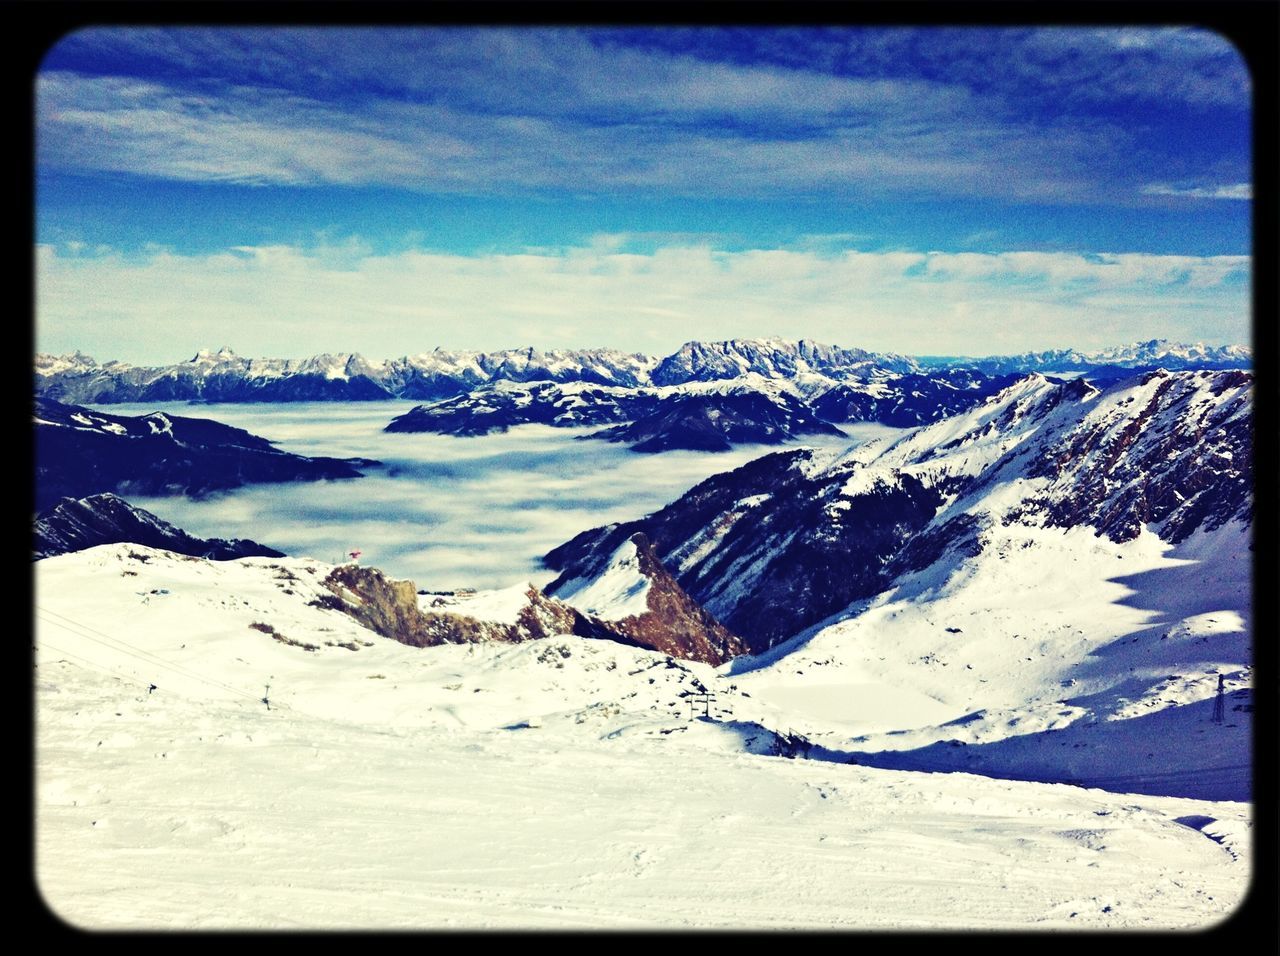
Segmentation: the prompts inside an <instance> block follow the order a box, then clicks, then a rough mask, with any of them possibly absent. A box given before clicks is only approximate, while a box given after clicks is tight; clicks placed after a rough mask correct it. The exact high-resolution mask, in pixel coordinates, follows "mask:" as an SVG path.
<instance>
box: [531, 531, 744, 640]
mask: <svg viewBox="0 0 1280 956" xmlns="http://www.w3.org/2000/svg"><path fill="white" fill-rule="evenodd" d="M602 576H606V577H608V578H609V579H610V580H611V584H610V585H609V586H606V587H604V588H600V587H587V588H582V587H579V586H578V585H580V584H581V583H583V579H581V578H578V579H577V580H575V574H574V572H573V571H569V572H566V573H565V574H563V575H561V576H560V577H559V578H557V579H556V580H555V581H553V582H552V583H551V584H549V585H547V593H548V594H553V595H556V596H559V597H562V598H563V599H564V600H565V601H566V603H569V604H573V605H575V606H576V607H578V608H579V609H581V610H584V611H589V612H592V613H593V615H594V616H593V618H592V619H593V620H594V621H596V622H597V623H598V624H599V626H600V627H601V628H604V629H606V630H608V631H610V632H612V633H613V634H615V635H617V636H618V637H621V638H626V639H627V640H628V641H629V642H631V643H634V644H636V645H638V646H640V647H647V648H650V649H652V650H655V651H661V652H662V653H664V654H670V655H671V656H672V657H679V658H683V659H685V660H695V661H703V662H704V663H708V664H722V663H724V662H725V661H727V660H730V659H732V658H734V657H737V656H738V655H740V654H745V653H746V652H747V645H746V644H745V643H744V642H743V641H742V640H741V639H740V638H739V637H738V636H737V635H735V634H733V633H732V632H731V631H729V630H728V629H727V628H726V627H725V626H724V625H722V624H721V623H720V622H719V621H717V620H716V619H715V617H714V616H713V615H711V614H710V613H709V612H708V611H707V610H706V608H704V607H702V605H700V604H699V603H698V602H697V601H695V600H694V599H693V598H692V597H690V596H689V594H688V592H686V591H685V590H684V588H682V587H681V586H680V584H679V582H678V581H676V579H675V578H674V577H672V575H671V573H670V572H669V571H668V570H667V568H666V566H665V565H664V564H663V563H662V561H661V560H660V559H659V558H658V555H657V554H656V553H655V552H654V550H653V545H652V544H651V543H650V541H649V539H648V538H647V537H646V536H645V535H644V534H642V533H636V534H632V535H630V536H628V537H627V538H626V539H625V540H624V541H623V542H622V543H621V544H620V545H619V547H617V548H615V549H614V551H613V554H612V555H610V558H609V562H608V564H607V565H606V566H605V567H604V568H601V569H599V570H598V571H597V572H596V573H595V574H594V576H593V579H599V578H601V577H602Z"/></svg>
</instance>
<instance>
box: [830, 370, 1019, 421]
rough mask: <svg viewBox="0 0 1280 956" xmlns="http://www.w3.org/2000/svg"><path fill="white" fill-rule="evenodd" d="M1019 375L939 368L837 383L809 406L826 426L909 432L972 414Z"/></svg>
mask: <svg viewBox="0 0 1280 956" xmlns="http://www.w3.org/2000/svg"><path fill="white" fill-rule="evenodd" d="M1018 378H1021V374H995V375H987V374H984V373H982V372H979V371H976V370H974V369H939V370H937V371H934V372H930V373H921V374H909V375H901V376H899V377H897V378H892V379H887V380H882V381H876V382H839V383H836V384H835V385H832V386H831V387H830V388H828V389H826V390H825V391H823V392H821V393H819V394H818V395H817V396H816V397H815V398H814V399H813V400H812V401H811V402H810V403H809V407H810V408H812V409H813V413H814V414H815V415H817V416H818V417H819V418H821V419H823V420H824V421H828V422H837V423H839V422H878V423H879V424H881V425H889V426H891V427H894V428H910V427H912V426H915V425H927V424H929V423H930V422H936V421H940V420H942V419H944V418H949V417H951V416H952V415H956V414H958V413H960V412H963V411H968V410H969V409H970V408H972V407H973V406H974V405H977V404H978V403H979V402H982V401H985V400H986V399H988V398H990V397H991V396H992V395H994V394H996V393H997V392H999V391H1000V390H1001V389H1003V388H1007V387H1008V386H1010V385H1012V384H1013V383H1014V381H1016V380H1017V379H1018Z"/></svg>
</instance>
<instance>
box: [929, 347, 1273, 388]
mask: <svg viewBox="0 0 1280 956" xmlns="http://www.w3.org/2000/svg"><path fill="white" fill-rule="evenodd" d="M920 364H921V365H923V366H925V367H927V368H933V367H939V366H941V367H947V366H956V367H961V368H972V369H976V370H979V371H982V372H986V373H987V374H990V375H1010V374H1018V373H1024V372H1043V373H1045V374H1048V375H1053V374H1059V373H1077V374H1078V373H1084V374H1095V375H1096V374H1099V373H1102V374H1103V375H1104V376H1105V377H1108V378H1110V377H1115V376H1116V375H1117V374H1121V370H1134V371H1137V370H1143V371H1152V370H1155V369H1157V368H1164V369H1168V370H1170V371H1195V370H1216V369H1251V368H1252V367H1253V349H1251V348H1249V347H1248V346H1245V345H1223V346H1211V345H1205V344H1203V343H1200V342H1197V343H1195V344H1192V345H1185V344H1182V343H1178V342H1170V341H1169V340H1168V339H1151V340H1150V341H1147V342H1135V343H1133V344H1131V345H1119V346H1113V347H1111V348H1107V349H1099V350H1096V351H1092V352H1081V351H1078V350H1076V349H1056V350H1050V351H1047V352H1025V353H1023V354H1021V355H994V356H990V357H988V358H980V359H954V358H936V359H921V360H920Z"/></svg>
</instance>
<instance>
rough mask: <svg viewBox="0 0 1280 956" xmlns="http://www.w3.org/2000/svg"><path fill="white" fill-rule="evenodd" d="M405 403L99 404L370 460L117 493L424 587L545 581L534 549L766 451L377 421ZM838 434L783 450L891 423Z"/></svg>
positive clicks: (195, 521) (652, 504)
mask: <svg viewBox="0 0 1280 956" xmlns="http://www.w3.org/2000/svg"><path fill="white" fill-rule="evenodd" d="M411 407H412V404H411V403H406V402H350V403H347V402H315V403H310V402H308V403H297V404H292V403H291V404H213V405H189V404H185V403H175V404H167V405H166V404H160V405H155V404H149V405H112V406H109V407H106V406H104V409H105V410H107V411H111V412H114V413H117V414H129V415H133V414H144V413H147V412H152V411H157V410H160V411H165V412H168V413H170V414H173V415H185V416H188V417H196V418H211V419H214V420H216V421H220V422H224V423H226V424H228V425H235V426H237V427H239V428H245V429H248V430H249V431H251V432H253V433H254V434H257V435H261V436H263V437H265V438H269V439H271V440H272V441H275V442H277V443H278V447H280V448H281V449H283V450H285V451H290V452H295V453H297V454H301V455H330V456H335V457H342V458H347V457H363V458H374V459H377V460H379V461H381V462H382V465H381V466H380V467H377V468H368V469H365V472H366V474H365V477H363V478H359V479H354V480H347V481H325V482H296V483H289V484H283V485H257V486H252V487H248V488H241V489H237V490H235V491H231V492H226V493H222V494H217V495H212V496H210V497H207V498H204V499H201V500H193V499H188V498H181V497H176V498H153V497H138V496H131V497H130V499H129V500H130V501H131V502H133V503H134V504H136V505H138V506H139V507H142V508H146V509H147V510H148V511H151V512H153V513H154V514H156V515H158V516H159V517H161V518H163V519H164V520H166V521H169V522H171V523H173V524H175V525H177V526H178V527H180V528H183V529H184V530H186V531H188V532H190V533H192V534H195V535H199V536H201V537H220V538H252V539H253V540H255V541H258V542H260V543H262V544H266V545H269V546H271V547H274V548H277V549H279V550H281V551H284V552H285V553H287V554H290V555H294V556H299V557H300V556H309V557H313V558H316V559H318V560H321V561H327V562H338V561H339V560H342V559H344V556H345V555H346V553H347V552H349V551H351V550H354V549H359V550H361V551H362V552H363V556H362V557H361V563H363V564H369V565H375V566H377V567H380V568H382V569H383V570H384V571H386V572H387V573H388V574H390V575H392V576H394V577H399V578H410V579H412V580H413V581H414V582H415V583H416V584H417V585H418V587H419V588H425V589H429V590H449V589H453V588H457V587H476V588H490V587H505V586H507V585H510V584H513V583H515V582H517V581H521V580H529V581H533V582H534V583H538V584H541V583H546V582H548V581H550V580H551V579H552V578H553V577H554V576H555V573H554V572H551V571H548V570H547V569H545V568H544V567H543V566H542V562H541V557H542V555H543V554H545V553H546V552H547V551H549V550H551V549H552V548H554V547H555V546H556V545H558V544H561V543H562V542H564V541H567V540H568V539H569V538H571V537H573V536H574V535H575V534H577V533H578V532H580V531H584V530H586V529H588V528H593V527H596V526H598V525H602V524H608V523H609V522H613V521H624V520H628V519H631V518H636V517H639V516H641V515H644V514H648V513H650V512H652V511H656V510H657V509H659V508H661V507H662V506H663V505H665V504H667V503H669V502H671V501H673V500H675V499H676V498H678V497H679V496H680V495H681V494H683V493H684V492H685V491H687V490H688V489H689V488H691V487H692V486H693V485H695V484H697V483H698V482H699V481H701V480H702V479H704V478H707V477H709V476H710V475H713V474H716V473H718V472H722V471H728V470H730V469H733V468H736V467H738V466H739V465H742V464H745V463H746V462H748V461H750V460H752V459H754V458H757V457H759V456H760V455H764V454H769V453H771V452H774V451H778V450H779V447H778V446H763V445H747V446H741V447H739V448H735V449H733V450H732V451H729V452H723V453H708V452H685V451H678V452H667V453H664V454H661V455H644V454H637V453H635V452H632V451H630V450H629V449H628V448H627V447H626V446H625V445H618V444H612V443H609V442H604V441H596V440H586V441H584V440H581V438H580V436H582V435H585V434H588V433H589V432H591V431H593V430H594V429H590V428H586V429H563V428H552V427H550V426H546V425H522V426H519V427H517V428H513V429H511V430H510V431H508V432H505V433H500V434H494V435H486V436H482V437H476V438H455V437H452V436H447V435H433V434H392V433H387V432H384V431H382V429H383V427H384V426H385V425H386V424H387V423H388V422H389V421H391V419H392V418H394V417H396V416H397V415H400V414H402V413H404V412H405V411H407V410H408V409H409V408H411ZM846 430H847V431H848V432H849V433H850V435H849V437H848V438H846V439H832V438H827V437H818V436H811V437H809V438H806V439H805V440H803V441H796V442H792V443H789V444H788V445H787V446H783V447H798V446H801V445H810V446H812V445H824V446H826V445H849V444H852V443H855V442H860V441H865V440H867V439H869V438H871V437H874V436H878V435H883V434H889V433H893V432H894V430H893V429H888V428H885V427H883V426H879V425H858V426H846Z"/></svg>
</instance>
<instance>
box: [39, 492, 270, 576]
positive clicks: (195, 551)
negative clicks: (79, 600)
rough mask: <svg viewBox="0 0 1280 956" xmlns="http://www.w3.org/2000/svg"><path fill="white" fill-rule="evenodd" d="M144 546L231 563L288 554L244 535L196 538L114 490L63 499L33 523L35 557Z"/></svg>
mask: <svg viewBox="0 0 1280 956" xmlns="http://www.w3.org/2000/svg"><path fill="white" fill-rule="evenodd" d="M121 543H128V544H141V545H146V546H147V547H149V548H159V549H162V550H164V551H175V552H177V553H178V554H187V555H192V556H193V557H206V558H212V559H213V560H215V561H229V560H232V559H234V558H249V557H265V558H282V557H284V555H283V554H282V553H281V552H279V551H276V550H274V549H273V548H268V547H266V546H265V545H261V544H258V543H257V542H256V541H249V540H247V539H243V538H234V539H232V540H229V541H228V540H224V539H222V538H196V537H193V536H191V535H189V534H187V533H186V532H185V531H183V530H182V529H181V528H175V527H174V526H173V525H171V524H169V523H168V522H167V521H162V520H160V519H159V518H157V517H156V516H155V515H153V514H152V513H151V512H149V511H144V510H143V509H142V508H135V507H134V506H133V505H131V504H129V503H128V502H127V501H125V500H124V499H123V498H118V497H116V496H115V495H113V494H101V495H92V496H90V497H88V498H81V499H79V500H76V499H74V498H64V499H63V500H62V501H60V502H58V504H56V505H55V506H54V507H53V508H51V509H50V510H48V511H46V512H45V513H44V514H42V515H40V516H39V517H38V518H37V519H36V522H35V533H34V543H33V545H32V551H33V553H34V556H35V559H36V560H37V561H39V560H40V559H41V558H51V557H53V556H54V555H58V554H69V553H70V552H72V551H83V550H85V549H86V548H93V547H97V546H98V545H100V544H121Z"/></svg>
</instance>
